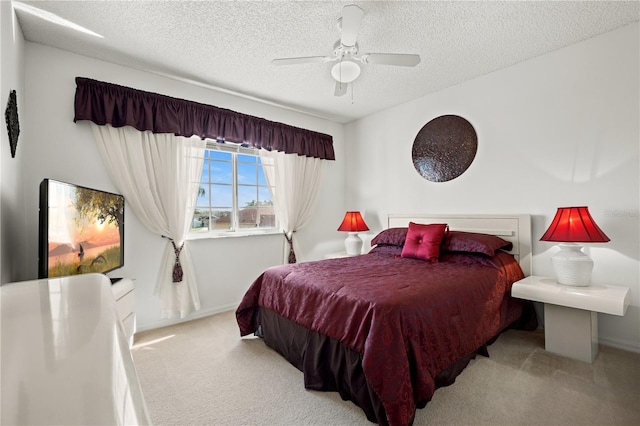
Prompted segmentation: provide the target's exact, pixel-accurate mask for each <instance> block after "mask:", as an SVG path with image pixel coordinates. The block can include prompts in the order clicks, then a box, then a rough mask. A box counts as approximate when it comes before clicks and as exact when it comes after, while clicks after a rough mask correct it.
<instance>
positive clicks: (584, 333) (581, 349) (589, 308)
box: [511, 276, 629, 363]
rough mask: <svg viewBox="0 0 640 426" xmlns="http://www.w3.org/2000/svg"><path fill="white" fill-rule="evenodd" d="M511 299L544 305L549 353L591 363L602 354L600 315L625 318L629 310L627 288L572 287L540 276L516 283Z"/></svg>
mask: <svg viewBox="0 0 640 426" xmlns="http://www.w3.org/2000/svg"><path fill="white" fill-rule="evenodd" d="M511 295H512V296H513V297H517V298H519V299H527V300H532V301H535V302H542V303H544V345H545V349H546V350H548V351H549V352H553V353H556V354H559V355H563V356H567V357H570V358H574V359H578V360H581V361H586V362H589V363H590V362H593V360H594V359H595V357H596V355H597V354H598V312H600V313H603V314H610V315H619V316H623V315H624V314H625V312H626V311H627V307H628V306H629V289H628V288H627V287H617V286H608V285H600V284H592V285H590V286H588V287H571V286H566V285H561V284H558V283H556V280H555V279H553V278H547V277H537V276H530V277H526V278H524V279H522V280H520V281H518V282H516V283H514V284H513V287H512V288H511Z"/></svg>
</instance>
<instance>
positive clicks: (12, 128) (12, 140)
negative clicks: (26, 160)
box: [4, 90, 20, 158]
mask: <svg viewBox="0 0 640 426" xmlns="http://www.w3.org/2000/svg"><path fill="white" fill-rule="evenodd" d="M4 120H5V121H6V122H7V132H8V133H9V145H10V146H11V158H15V156H16V147H17V146H18V135H19V134H20V123H19V122H18V101H17V99H16V91H15V90H12V91H11V92H10V93H9V101H7V109H6V110H5V111H4Z"/></svg>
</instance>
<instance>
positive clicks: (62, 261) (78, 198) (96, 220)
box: [48, 180, 124, 277]
mask: <svg viewBox="0 0 640 426" xmlns="http://www.w3.org/2000/svg"><path fill="white" fill-rule="evenodd" d="M48 205H49V207H48V259H49V260H48V276H49V277H60V276H67V275H77V274H86V273H90V272H98V273H104V272H107V271H110V270H112V269H115V268H118V267H120V266H121V265H122V259H121V255H122V250H121V244H122V241H123V240H122V229H123V227H122V226H121V225H122V223H123V219H124V198H123V197H122V196H120V195H116V194H111V193H107V192H102V191H96V190H92V189H88V188H83V187H77V186H74V185H68V184H64V183H61V182H55V181H51V180H50V181H49V190H48Z"/></svg>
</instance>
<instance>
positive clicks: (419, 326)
mask: <svg viewBox="0 0 640 426" xmlns="http://www.w3.org/2000/svg"><path fill="white" fill-rule="evenodd" d="M522 277H523V273H522V270H521V269H520V266H519V265H518V264H517V263H516V261H515V260H514V259H513V257H512V256H510V255H508V254H506V253H502V252H500V253H498V254H497V255H496V256H494V257H492V258H489V257H485V256H479V255H464V254H443V255H442V256H441V258H440V261H439V262H438V263H435V264H432V263H428V262H424V261H421V260H415V259H406V258H401V257H398V256H390V255H385V254H378V253H370V254H368V255H363V256H357V257H350V258H342V259H330V260H323V261H317V262H307V263H300V264H294V265H282V266H276V267H272V268H269V269H267V270H266V271H265V272H264V273H263V274H262V275H260V277H258V279H256V281H254V283H253V284H252V285H251V286H250V288H249V290H248V291H247V293H246V294H245V296H244V298H243V300H242V302H241V304H240V306H239V307H238V310H237V312H236V316H237V321H238V325H239V327H240V333H241V335H243V336H244V335H247V334H250V333H253V332H254V331H255V330H256V327H257V324H256V318H255V315H256V312H257V307H258V306H262V307H264V308H267V309H270V310H272V311H274V312H276V313H278V314H280V315H282V316H284V317H285V318H288V319H290V320H292V321H293V322H295V323H297V324H299V325H301V326H303V327H306V328H308V329H311V330H315V331H317V332H319V333H322V334H324V335H326V336H329V337H331V338H334V339H336V340H338V341H340V342H341V343H343V344H344V345H346V346H347V347H349V348H351V349H353V350H355V351H356V352H358V353H360V354H362V367H363V371H364V373H365V375H366V377H367V380H368V382H369V385H370V386H371V388H372V389H373V390H374V391H375V392H376V394H377V395H378V397H379V398H380V400H381V402H382V404H383V406H384V408H385V411H386V414H387V420H388V422H389V424H391V425H407V424H410V423H411V422H412V421H413V417H414V415H415V410H416V403H417V402H418V403H420V402H423V403H426V402H427V401H429V400H430V399H431V397H432V395H433V393H434V391H435V384H434V378H435V377H436V375H437V374H438V373H439V372H440V371H442V370H443V369H445V368H446V367H448V366H449V365H450V364H452V362H454V361H456V360H458V359H459V358H461V357H463V356H465V355H468V354H470V353H472V352H474V351H475V350H477V349H478V348H480V347H481V346H482V345H484V344H485V343H487V342H488V341H489V340H490V339H492V338H493V337H495V336H496V335H497V334H498V333H499V332H500V331H501V330H502V329H504V328H505V327H506V326H508V325H509V324H511V323H512V322H513V321H515V320H516V319H518V318H519V316H520V313H521V312H520V310H519V309H518V305H514V304H512V303H509V299H510V297H509V293H510V289H511V284H512V283H513V282H515V281H517V280H519V279H521V278H522Z"/></svg>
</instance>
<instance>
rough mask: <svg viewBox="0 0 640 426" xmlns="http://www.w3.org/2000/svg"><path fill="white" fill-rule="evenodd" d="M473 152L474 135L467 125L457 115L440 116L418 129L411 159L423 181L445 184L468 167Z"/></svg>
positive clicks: (475, 148)
mask: <svg viewBox="0 0 640 426" xmlns="http://www.w3.org/2000/svg"><path fill="white" fill-rule="evenodd" d="M477 150H478V136H477V135H476V131H475V130H474V128H473V126H472V125H471V123H469V122H468V121H467V120H465V119H464V118H462V117H460V116H457V115H443V116H440V117H437V118H434V119H433V120H431V121H429V122H428V123H427V124H425V125H424V126H423V127H422V129H420V131H419V132H418V135H417V136H416V139H415V140H414V141H413V149H412V150H411V158H412V159H413V165H414V167H415V168H416V170H417V171H418V173H420V175H421V176H422V177H423V178H425V179H427V180H429V181H431V182H447V181H450V180H452V179H455V178H457V177H458V176H460V175H461V174H462V173H464V172H465V171H466V170H467V169H468V168H469V166H470V165H471V163H472V162H473V159H474V158H475V156H476V151H477Z"/></svg>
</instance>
